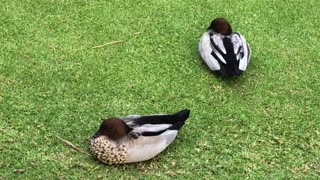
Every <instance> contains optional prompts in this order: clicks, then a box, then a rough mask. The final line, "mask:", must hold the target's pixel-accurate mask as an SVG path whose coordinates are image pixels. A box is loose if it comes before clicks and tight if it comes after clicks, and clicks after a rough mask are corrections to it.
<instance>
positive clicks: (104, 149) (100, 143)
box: [90, 136, 128, 164]
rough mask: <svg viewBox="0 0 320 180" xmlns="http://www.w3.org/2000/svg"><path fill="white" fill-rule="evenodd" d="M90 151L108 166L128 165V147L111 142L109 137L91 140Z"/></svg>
mask: <svg viewBox="0 0 320 180" xmlns="http://www.w3.org/2000/svg"><path fill="white" fill-rule="evenodd" d="M90 150H91V152H92V153H93V155H94V156H95V157H96V158H97V159H99V160H101V161H102V162H104V163H107V164H123V163H126V157H127V154H128V145H126V144H123V143H121V144H117V143H114V142H111V141H110V140H109V139H108V138H107V137H105V136H100V137H98V138H96V139H91V140H90Z"/></svg>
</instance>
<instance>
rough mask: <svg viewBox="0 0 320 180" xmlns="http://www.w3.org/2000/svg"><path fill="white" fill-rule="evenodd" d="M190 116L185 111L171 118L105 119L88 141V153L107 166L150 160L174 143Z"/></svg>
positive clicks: (153, 116)
mask: <svg viewBox="0 0 320 180" xmlns="http://www.w3.org/2000/svg"><path fill="white" fill-rule="evenodd" d="M189 114H190V110H188V109H185V110H182V111H179V112H177V113H175V114H171V115H149V116H139V115H131V116H127V117H123V118H109V119H105V120H103V122H102V123H101V125H100V128H99V130H98V131H97V132H96V133H95V134H94V135H93V136H92V138H91V139H90V150H91V152H92V154H93V155H94V156H95V157H96V158H97V159H99V160H101V161H102V162H104V163H107V164H123V163H133V162H140V161H146V160H149V159H151V158H153V157H155V156H156V155H158V154H159V153H161V152H162V151H163V150H164V149H165V148H166V147H168V146H169V145H170V144H171V143H172V142H173V140H174V139H175V138H176V136H177V134H178V131H179V130H180V128H181V127H182V126H183V125H184V123H185V121H186V120H187V119H188V117H189Z"/></svg>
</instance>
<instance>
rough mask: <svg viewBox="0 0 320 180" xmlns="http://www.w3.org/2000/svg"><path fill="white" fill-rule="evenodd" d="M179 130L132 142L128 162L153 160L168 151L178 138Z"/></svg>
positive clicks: (143, 137)
mask: <svg viewBox="0 0 320 180" xmlns="http://www.w3.org/2000/svg"><path fill="white" fill-rule="evenodd" d="M177 134H178V131H177V130H169V129H168V130H166V131H165V132H163V133H161V134H159V135H155V136H140V137H139V138H138V139H134V140H132V141H130V145H129V150H128V155H127V162H129V163H130V162H139V161H146V160H149V159H152V158H153V157H155V156H156V155H158V154H159V153H161V152H162V151H163V150H164V149H166V148H167V147H168V146H169V145H170V144H171V143H172V142H173V141H174V139H175V138H176V136H177Z"/></svg>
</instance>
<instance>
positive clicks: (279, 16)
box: [0, 0, 320, 179]
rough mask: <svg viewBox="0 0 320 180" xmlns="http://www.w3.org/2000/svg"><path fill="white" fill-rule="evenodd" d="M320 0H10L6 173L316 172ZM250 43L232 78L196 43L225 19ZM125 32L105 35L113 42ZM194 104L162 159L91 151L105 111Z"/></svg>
mask: <svg viewBox="0 0 320 180" xmlns="http://www.w3.org/2000/svg"><path fill="white" fill-rule="evenodd" d="M319 9H320V1H318V0H310V1H300V0H283V1H278V0H269V1H263V0H240V1H223V0H216V1H211V0H210V1H209V0H208V1H188V2H187V1H182V0H177V1H165V0H157V1H156V0H150V1H144V2H138V1H133V0H124V1H115V0H109V1H62V0H55V1H54V0H43V1H38V0H35V1H31V0H27V1H18V0H11V1H2V2H1V6H0V14H1V16H0V43H1V46H0V179H45V178H49V179H57V178H59V179H67V178H68V179H69V178H72V179H107V178H109V179H119V178H122V179H137V178H146V179H149V178H154V179H155V178H157V179H158V178H161V179H169V178H190V179H196V178H203V179H204V178H207V179H208V178H215V179H234V178H236V179H238V178H240V177H242V178H244V177H247V178H259V179H269V178H272V179H282V178H283V179H287V178H306V179H307V178H308V179H309V178H315V179H316V178H320V121H319V119H320V111H319V110H320V98H319V95H320V80H319V77H320V70H319V69H320V51H319V48H320V41H319V37H320V31H319V29H320V13H317V12H318V11H319ZM221 16H222V17H226V18H227V19H229V20H230V22H231V24H232V26H233V29H234V30H236V31H240V32H241V33H242V34H243V35H244V36H245V37H246V39H247V40H248V42H249V43H250V45H251V48H252V53H253V56H252V59H251V63H250V64H249V67H248V70H247V71H246V72H245V73H244V74H243V76H241V77H239V78H231V79H226V78H223V77H221V76H218V75H215V74H214V73H212V72H210V71H209V70H208V68H207V66H206V65H205V64H204V63H203V62H202V60H201V59H200V57H199V55H198V52H197V48H198V41H199V38H200V36H201V35H202V33H203V32H204V31H205V30H206V28H207V26H208V25H209V23H210V21H211V20H212V19H213V18H215V17H221ZM112 41H122V42H118V43H114V44H109V45H106V44H107V43H108V42H112ZM184 108H190V109H191V116H190V119H189V120H188V121H187V123H186V125H185V126H184V128H183V129H182V131H181V132H180V134H179V136H178V138H177V140H176V141H175V143H173V144H172V145H171V146H169V148H168V149H167V150H166V151H164V152H163V153H162V154H161V155H160V156H157V157H156V158H155V159H153V160H150V161H147V162H142V163H136V164H127V165H117V166H108V165H105V164H102V163H100V162H98V161H95V160H94V159H93V158H92V157H91V156H87V155H84V154H81V153H80V152H79V151H76V150H74V149H72V148H71V147H70V146H68V145H67V144H66V143H64V142H63V141H61V140H60V139H58V138H57V136H60V137H62V138H64V139H66V140H68V141H70V142H72V143H73V144H75V145H76V146H78V147H79V148H81V149H83V150H86V151H88V139H89V137H90V136H91V135H92V134H93V133H94V132H95V131H96V130H97V128H98V126H99V124H100V122H101V120H100V119H101V118H104V117H110V116H124V115H128V114H152V113H173V112H176V111H178V110H181V109H184Z"/></svg>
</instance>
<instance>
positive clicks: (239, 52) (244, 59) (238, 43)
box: [231, 32, 251, 71]
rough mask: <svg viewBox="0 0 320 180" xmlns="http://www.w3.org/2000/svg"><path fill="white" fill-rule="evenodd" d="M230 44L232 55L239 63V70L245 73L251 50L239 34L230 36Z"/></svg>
mask: <svg viewBox="0 0 320 180" xmlns="http://www.w3.org/2000/svg"><path fill="white" fill-rule="evenodd" d="M231 42H232V44H233V50H234V54H235V55H236V58H237V60H238V61H239V69H240V70H241V71H245V70H246V69H247V66H248V64H249V62H250V58H251V48H250V46H249V44H248V42H247V41H246V39H245V38H244V36H243V35H241V34H240V33H239V32H234V33H232V34H231Z"/></svg>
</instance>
